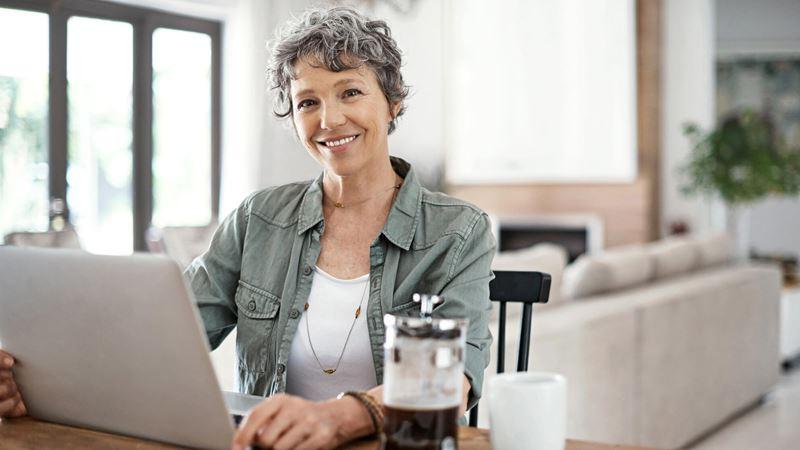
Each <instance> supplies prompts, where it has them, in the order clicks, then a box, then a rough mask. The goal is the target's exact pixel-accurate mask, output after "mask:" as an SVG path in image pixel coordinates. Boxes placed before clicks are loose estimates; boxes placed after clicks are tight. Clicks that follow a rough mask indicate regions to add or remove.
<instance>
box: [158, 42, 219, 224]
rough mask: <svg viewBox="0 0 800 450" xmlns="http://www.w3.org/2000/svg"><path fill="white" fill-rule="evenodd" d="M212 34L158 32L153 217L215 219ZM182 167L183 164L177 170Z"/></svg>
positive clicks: (170, 221)
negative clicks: (212, 206) (213, 212)
mask: <svg viewBox="0 0 800 450" xmlns="http://www.w3.org/2000/svg"><path fill="white" fill-rule="evenodd" d="M198 92H211V40H210V39H209V37H208V35H205V34H202V33H195V32H191V31H181V30H170V29H167V28H159V29H157V30H156V31H155V32H154V33H153V140H154V142H153V187H154V189H155V205H154V211H153V223H154V224H155V225H157V226H162V227H163V226H202V225H208V223H209V222H210V221H211V215H212V213H211V184H210V183H208V180H209V179H211V135H210V134H208V133H197V131H196V130H208V129H210V128H211V98H210V96H202V95H197V93H198ZM176 167H180V168H181V170H175V168H176Z"/></svg>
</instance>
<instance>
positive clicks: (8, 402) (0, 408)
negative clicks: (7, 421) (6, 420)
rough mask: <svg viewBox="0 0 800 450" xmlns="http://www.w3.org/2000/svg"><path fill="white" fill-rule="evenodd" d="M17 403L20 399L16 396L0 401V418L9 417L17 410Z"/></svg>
mask: <svg viewBox="0 0 800 450" xmlns="http://www.w3.org/2000/svg"><path fill="white" fill-rule="evenodd" d="M19 402H20V397H19V396H18V395H15V396H14V397H11V398H7V399H5V400H2V401H0V417H9V415H10V414H11V413H12V412H14V411H15V410H16V409H17V405H18V404H19Z"/></svg>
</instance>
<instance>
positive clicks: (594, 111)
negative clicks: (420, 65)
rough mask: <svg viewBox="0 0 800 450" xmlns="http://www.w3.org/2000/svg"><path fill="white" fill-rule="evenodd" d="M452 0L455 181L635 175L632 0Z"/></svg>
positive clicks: (449, 130)
mask: <svg viewBox="0 0 800 450" xmlns="http://www.w3.org/2000/svg"><path fill="white" fill-rule="evenodd" d="M449 4H450V14H449V16H448V19H447V20H448V21H449V23H448V24H447V26H446V27H445V30H446V34H445V41H446V45H447V50H448V51H447V55H448V58H450V60H449V64H447V66H448V67H449V68H450V69H449V70H450V72H449V74H448V83H447V86H448V91H447V92H446V99H447V100H446V111H447V122H446V130H445V136H446V142H447V160H446V174H447V178H448V181H449V182H451V183H457V184H458V183H509V182H511V183H515V182H518V183H530V182H630V181H633V179H634V178H635V177H636V167H637V164H636V153H637V152H636V67H635V45H636V44H635V38H636V37H635V31H636V30H635V14H634V13H635V10H634V2H633V0H593V1H584V0H537V1H531V2H526V1H514V0H498V1H495V2H486V1H480V0H463V1H461V0H459V1H455V0H454V1H451V2H450V3H449ZM509 18H513V19H509ZM451 37H458V39H457V40H456V39H453V38H451Z"/></svg>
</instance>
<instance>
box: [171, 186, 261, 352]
mask: <svg viewBox="0 0 800 450" xmlns="http://www.w3.org/2000/svg"><path fill="white" fill-rule="evenodd" d="M250 199H251V197H248V198H247V199H246V200H245V201H244V202H243V203H242V204H241V205H240V206H239V207H238V208H236V210H234V211H233V212H232V213H231V214H229V215H228V217H226V218H225V220H223V221H222V223H221V224H220V226H219V228H217V231H216V232H215V233H214V237H213V238H212V239H211V244H210V245H209V248H208V250H207V251H206V252H205V253H203V254H202V255H200V256H198V257H197V258H195V260H194V261H192V263H191V264H189V266H188V267H187V268H186V270H185V271H184V277H185V278H186V280H187V282H188V284H189V287H190V288H191V289H192V292H193V293H194V296H195V299H196V301H197V307H198V309H199V310H200V317H201V319H202V321H203V326H204V327H205V331H206V335H207V337H208V342H209V345H210V346H211V349H212V350H214V349H216V348H217V347H218V346H219V345H220V344H221V343H222V341H223V340H224V339H225V337H226V336H227V335H228V334H229V333H230V332H231V330H233V328H234V327H236V319H237V310H236V303H235V300H234V298H235V295H236V287H237V285H238V281H239V274H240V272H241V264H242V251H243V247H244V235H245V232H246V229H247V222H248V210H249V204H250Z"/></svg>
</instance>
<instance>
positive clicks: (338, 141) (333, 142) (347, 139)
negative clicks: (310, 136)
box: [317, 134, 359, 149]
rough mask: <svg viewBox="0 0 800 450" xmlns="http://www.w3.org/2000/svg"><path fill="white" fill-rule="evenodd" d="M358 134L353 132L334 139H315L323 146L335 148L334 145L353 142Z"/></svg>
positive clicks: (338, 145) (339, 145)
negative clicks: (350, 134)
mask: <svg viewBox="0 0 800 450" xmlns="http://www.w3.org/2000/svg"><path fill="white" fill-rule="evenodd" d="M358 136H359V135H357V134H354V135H352V136H348V137H345V138H341V139H335V140H330V141H317V142H318V143H319V144H320V145H324V146H325V147H328V148H331V149H332V148H336V147H341V146H343V145H345V144H349V143H350V142H353V141H354V140H355V139H356V138H357V137H358Z"/></svg>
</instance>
